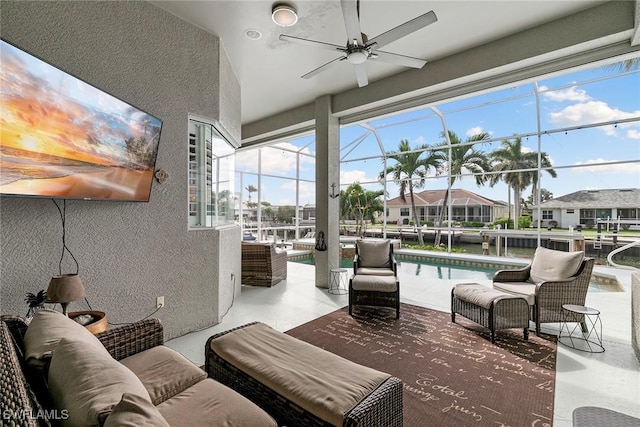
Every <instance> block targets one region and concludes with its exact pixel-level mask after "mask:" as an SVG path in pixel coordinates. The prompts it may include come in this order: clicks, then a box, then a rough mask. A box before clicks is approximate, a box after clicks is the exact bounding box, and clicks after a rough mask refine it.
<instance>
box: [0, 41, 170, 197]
mask: <svg viewBox="0 0 640 427" xmlns="http://www.w3.org/2000/svg"><path fill="white" fill-rule="evenodd" d="M0 55H1V56H2V66H1V69H0V91H1V92H0V194H3V195H21V196H39V197H60V198H69V199H73V198H80V199H97V200H99V199H103V200H105V199H115V200H130V201H148V199H149V193H150V191H151V182H152V180H153V170H154V167H155V160H156V154H157V149H158V142H159V139H160V131H161V128H162V121H160V120H159V119H157V118H156V117H154V116H151V115H150V114H147V113H145V112H144V111H141V110H139V109H137V108H135V107H133V106H132V105H130V104H127V103H125V102H123V101H121V100H119V99H117V98H115V97H113V96H111V95H109V94H107V93H105V92H103V91H101V90H99V89H97V88H95V87H93V86H91V85H89V84H87V83H85V82H83V81H82V80H80V79H77V78H75V77H73V76H71V75H70V74H67V73H65V72H63V71H61V70H59V69H58V68H56V67H53V66H51V65H49V64H47V63H46V62H44V61H41V60H40V59H38V58H36V57H34V56H32V55H29V54H27V53H26V52H24V51H22V50H20V49H18V48H17V47H15V46H13V45H11V44H9V43H7V42H5V41H1V44H0Z"/></svg>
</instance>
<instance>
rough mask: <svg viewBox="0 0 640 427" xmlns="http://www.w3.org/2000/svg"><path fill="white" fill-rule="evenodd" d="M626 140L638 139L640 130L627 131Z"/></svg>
mask: <svg viewBox="0 0 640 427" xmlns="http://www.w3.org/2000/svg"><path fill="white" fill-rule="evenodd" d="M627 138H629V139H640V130H638V129H629V130H628V131H627Z"/></svg>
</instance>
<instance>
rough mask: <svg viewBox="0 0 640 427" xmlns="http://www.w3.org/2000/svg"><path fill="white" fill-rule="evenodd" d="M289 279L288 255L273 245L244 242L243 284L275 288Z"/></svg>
mask: <svg viewBox="0 0 640 427" xmlns="http://www.w3.org/2000/svg"><path fill="white" fill-rule="evenodd" d="M286 278H287V253H286V252H277V251H276V249H275V247H274V246H273V244H271V243H255V242H242V283H243V284H245V285H257V286H273V285H275V284H277V283H278V282H280V281H282V280H284V279H286Z"/></svg>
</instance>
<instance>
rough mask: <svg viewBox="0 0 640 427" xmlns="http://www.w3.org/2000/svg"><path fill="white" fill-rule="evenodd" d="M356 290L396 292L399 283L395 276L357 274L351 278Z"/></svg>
mask: <svg viewBox="0 0 640 427" xmlns="http://www.w3.org/2000/svg"><path fill="white" fill-rule="evenodd" d="M351 287H352V288H353V289H355V290H356V291H376V292H395V291H396V290H397V289H398V283H397V281H396V277H395V276H368V275H359V274H356V275H355V276H354V277H353V279H352V280H351Z"/></svg>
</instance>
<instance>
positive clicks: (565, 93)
mask: <svg viewBox="0 0 640 427" xmlns="http://www.w3.org/2000/svg"><path fill="white" fill-rule="evenodd" d="M548 89H549V88H548V87H546V86H540V91H541V92H542V96H543V97H545V98H546V99H549V100H551V101H556V102H563V101H579V102H584V101H589V100H591V97H590V96H589V95H587V91H586V90H584V89H577V88H576V86H571V87H570V88H568V89H562V90H551V91H548V92H545V91H546V90H548Z"/></svg>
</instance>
